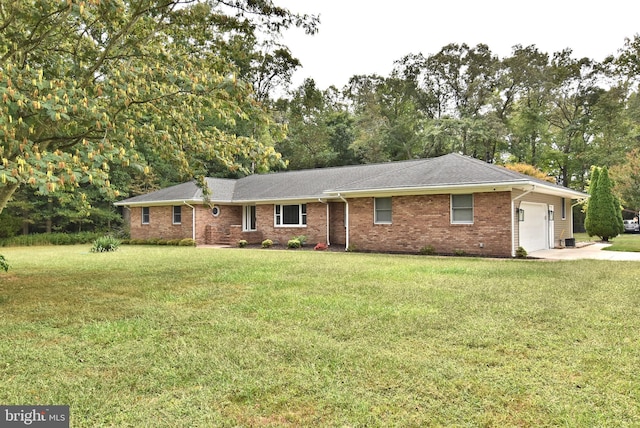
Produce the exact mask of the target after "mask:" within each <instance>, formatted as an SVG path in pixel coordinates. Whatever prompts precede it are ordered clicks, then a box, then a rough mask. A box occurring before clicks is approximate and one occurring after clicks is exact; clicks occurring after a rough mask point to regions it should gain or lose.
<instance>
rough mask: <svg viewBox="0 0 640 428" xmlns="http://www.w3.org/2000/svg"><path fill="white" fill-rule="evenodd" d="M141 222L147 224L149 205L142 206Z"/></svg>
mask: <svg viewBox="0 0 640 428" xmlns="http://www.w3.org/2000/svg"><path fill="white" fill-rule="evenodd" d="M142 224H149V207H142Z"/></svg>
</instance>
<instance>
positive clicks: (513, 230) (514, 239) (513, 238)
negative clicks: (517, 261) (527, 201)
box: [511, 184, 536, 257]
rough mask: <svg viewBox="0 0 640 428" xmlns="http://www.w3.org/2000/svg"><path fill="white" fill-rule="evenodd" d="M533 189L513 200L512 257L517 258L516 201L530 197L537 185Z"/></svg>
mask: <svg viewBox="0 0 640 428" xmlns="http://www.w3.org/2000/svg"><path fill="white" fill-rule="evenodd" d="M532 186H533V187H531V189H529V190H527V191H526V192H524V193H523V194H521V195H518V196H516V197H515V198H513V199H512V200H511V257H515V256H516V227H515V224H514V221H515V220H514V219H515V216H516V201H517V200H518V199H520V198H522V197H523V196H526V195H528V194H529V193H531V192H533V191H534V190H536V185H535V184H533V185H532Z"/></svg>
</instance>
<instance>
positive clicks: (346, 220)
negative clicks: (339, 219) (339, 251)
mask: <svg viewBox="0 0 640 428" xmlns="http://www.w3.org/2000/svg"><path fill="white" fill-rule="evenodd" d="M338 197H339V198H340V199H342V202H344V230H345V235H346V236H345V243H344V250H345V251H347V250H349V202H347V200H346V199H345V198H343V197H342V194H340V193H338Z"/></svg>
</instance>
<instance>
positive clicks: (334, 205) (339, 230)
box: [329, 202, 347, 245]
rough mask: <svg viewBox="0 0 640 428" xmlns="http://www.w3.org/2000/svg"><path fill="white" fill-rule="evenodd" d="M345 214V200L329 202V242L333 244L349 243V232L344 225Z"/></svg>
mask: <svg viewBox="0 0 640 428" xmlns="http://www.w3.org/2000/svg"><path fill="white" fill-rule="evenodd" d="M344 215H345V205H344V202H331V203H329V219H330V221H331V228H330V230H329V238H330V241H329V242H330V243H331V244H333V245H345V244H346V243H347V232H346V229H345V225H344Z"/></svg>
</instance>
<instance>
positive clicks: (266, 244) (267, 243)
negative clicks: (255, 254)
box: [262, 239, 273, 248]
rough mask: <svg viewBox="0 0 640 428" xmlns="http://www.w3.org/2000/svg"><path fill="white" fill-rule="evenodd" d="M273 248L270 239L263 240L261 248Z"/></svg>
mask: <svg viewBox="0 0 640 428" xmlns="http://www.w3.org/2000/svg"><path fill="white" fill-rule="evenodd" d="M272 246H273V241H272V240H271V239H265V240H264V241H262V248H271V247H272Z"/></svg>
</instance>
